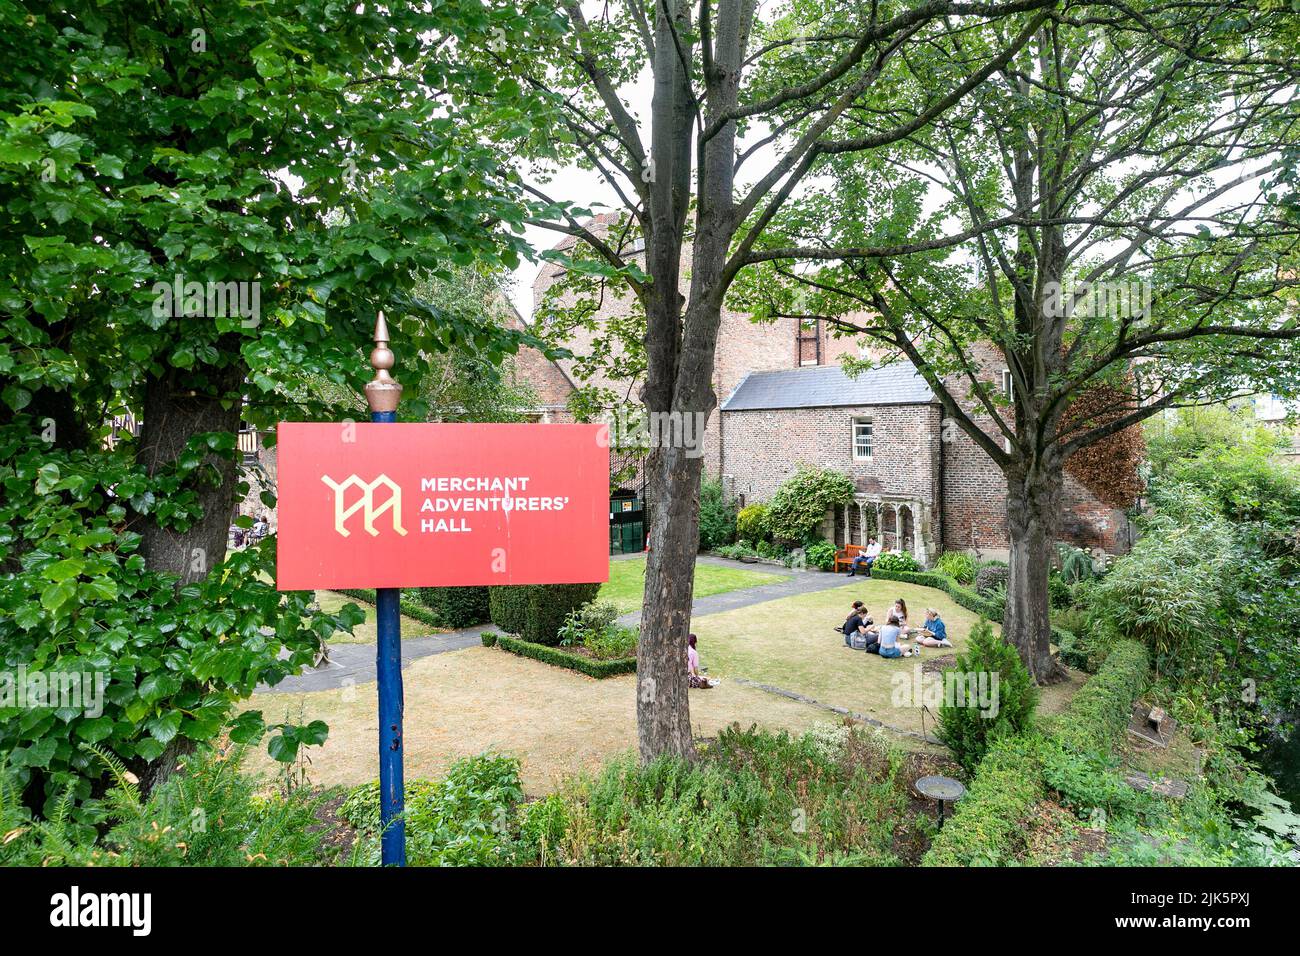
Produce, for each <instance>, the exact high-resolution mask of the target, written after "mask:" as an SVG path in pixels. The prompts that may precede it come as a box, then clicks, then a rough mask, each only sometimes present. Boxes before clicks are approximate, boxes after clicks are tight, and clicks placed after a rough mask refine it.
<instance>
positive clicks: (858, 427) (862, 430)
mask: <svg viewBox="0 0 1300 956" xmlns="http://www.w3.org/2000/svg"><path fill="white" fill-rule="evenodd" d="M872 442H873V433H872V430H871V419H870V418H855V419H853V457H854V458H855V459H856V460H858V461H863V460H870V459H871V457H872V452H873V446H872Z"/></svg>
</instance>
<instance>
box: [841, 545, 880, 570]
mask: <svg viewBox="0 0 1300 956" xmlns="http://www.w3.org/2000/svg"><path fill="white" fill-rule="evenodd" d="M878 557H880V545H879V544H878V543H877V542H876V539H875V538H871V539H870V540H869V541H868V542H867V547H866V550H864V551H863V552H862V553H861V554H859V555H858V556H857V557H855V558H854V559H853V562H852V564H851V565H850V566H849V577H853V576H854V575H855V574H856V573H857V572H858V571H860V570H862V569H863V568H866V572H867V577H871V566H872V565H873V564H875V563H876V558H878Z"/></svg>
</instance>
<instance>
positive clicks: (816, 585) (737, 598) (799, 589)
mask: <svg viewBox="0 0 1300 956" xmlns="http://www.w3.org/2000/svg"><path fill="white" fill-rule="evenodd" d="M696 563H697V564H715V565H717V566H718V567H723V568H741V569H743V570H745V571H763V572H767V573H770V574H783V575H785V577H784V578H783V579H782V580H780V581H773V582H771V583H770V584H760V585H758V587H753V588H741V589H740V590H738V591H724V592H723V593H722V594H711V595H709V596H708V597H702V598H696V599H695V603H694V604H692V605H691V616H692V617H703V616H704V615H706V614H717V613H719V612H720V611H734V610H736V609H737V608H742V607H749V606H750V605H751V604H762V603H764V602H765V601H775V600H777V599H779V598H787V597H794V596H795V595H796V594H809V593H811V592H813V591H825V590H827V589H828V588H837V587H840V586H841V585H843V584H848V583H849V579H848V578H846V577H845V576H844V575H843V574H827V573H826V572H825V571H795V570H792V569H790V568H786V567H778V566H775V565H771V564H746V563H745V562H744V561H733V560H731V559H730V558H717V557H714V556H713V555H711V554H702V555H700V556H699V557H698V558H696ZM855 580H856V579H855ZM640 621H641V612H640V611H633V612H632V613H631V614H624V615H623V616H622V617H620V618H619V622H620V623H622V624H637V623H640Z"/></svg>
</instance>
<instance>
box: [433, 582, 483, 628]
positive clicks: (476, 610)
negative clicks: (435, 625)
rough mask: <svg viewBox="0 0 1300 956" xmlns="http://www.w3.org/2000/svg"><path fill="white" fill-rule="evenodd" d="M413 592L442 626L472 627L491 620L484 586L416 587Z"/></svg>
mask: <svg viewBox="0 0 1300 956" xmlns="http://www.w3.org/2000/svg"><path fill="white" fill-rule="evenodd" d="M415 593H416V595H417V596H418V597H419V599H420V603H421V604H423V605H424V606H425V607H427V608H428V609H429V610H430V611H432V612H433V613H434V615H435V616H437V618H438V620H439V621H441V622H442V625H443V626H444V627H454V628H462V627H473V626H474V625H475V624H486V623H487V622H488V621H490V620H492V616H491V614H490V613H489V611H488V589H487V587H486V586H481V587H451V588H417V589H416V592H415Z"/></svg>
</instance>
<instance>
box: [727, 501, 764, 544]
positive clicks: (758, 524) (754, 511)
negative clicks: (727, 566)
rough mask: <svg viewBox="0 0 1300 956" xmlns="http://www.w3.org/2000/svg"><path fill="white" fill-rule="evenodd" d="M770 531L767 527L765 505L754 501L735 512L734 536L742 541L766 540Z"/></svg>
mask: <svg viewBox="0 0 1300 956" xmlns="http://www.w3.org/2000/svg"><path fill="white" fill-rule="evenodd" d="M771 537H772V532H771V531H770V530H768V527H767V505H765V504H762V503H761V502H755V503H754V504H752V505H745V507H743V508H741V509H740V511H738V512H737V513H736V538H737V539H739V540H743V541H748V542H751V543H752V542H755V541H767V540H770V539H771Z"/></svg>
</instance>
